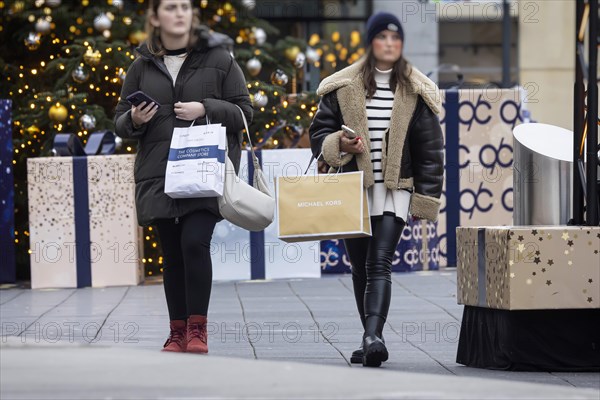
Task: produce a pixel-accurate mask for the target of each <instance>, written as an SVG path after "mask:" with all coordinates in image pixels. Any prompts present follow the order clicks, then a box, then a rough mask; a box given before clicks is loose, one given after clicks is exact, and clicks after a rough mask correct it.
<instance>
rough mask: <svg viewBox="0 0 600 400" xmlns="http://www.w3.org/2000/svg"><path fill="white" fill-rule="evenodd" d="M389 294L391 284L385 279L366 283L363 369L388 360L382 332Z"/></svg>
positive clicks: (390, 292)
mask: <svg viewBox="0 0 600 400" xmlns="http://www.w3.org/2000/svg"><path fill="white" fill-rule="evenodd" d="M391 294H392V283H391V282H390V281H389V280H387V279H375V280H372V281H370V282H368V283H367V290H366V291H365V317H366V318H365V337H364V339H363V345H362V348H363V359H362V364H363V366H365V367H379V366H380V365H381V363H382V362H384V361H387V359H388V356H389V354H388V351H387V348H386V347H385V342H384V341H383V335H382V332H383V326H384V325H385V320H386V318H387V314H388V310H389V308H390V299H391Z"/></svg>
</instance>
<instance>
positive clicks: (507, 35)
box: [502, 0, 512, 88]
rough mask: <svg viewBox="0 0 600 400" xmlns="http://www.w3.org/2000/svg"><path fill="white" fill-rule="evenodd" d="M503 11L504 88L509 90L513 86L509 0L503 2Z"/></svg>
mask: <svg viewBox="0 0 600 400" xmlns="http://www.w3.org/2000/svg"><path fill="white" fill-rule="evenodd" d="M502 9H503V13H502V87H503V88H508V87H510V86H511V78H510V50H511V45H512V40H511V37H512V35H511V21H510V6H509V4H508V0H503V2H502Z"/></svg>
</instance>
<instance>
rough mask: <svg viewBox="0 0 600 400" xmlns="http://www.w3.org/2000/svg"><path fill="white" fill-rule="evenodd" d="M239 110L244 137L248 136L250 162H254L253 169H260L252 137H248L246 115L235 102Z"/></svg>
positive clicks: (248, 130)
mask: <svg viewBox="0 0 600 400" xmlns="http://www.w3.org/2000/svg"><path fill="white" fill-rule="evenodd" d="M234 106H236V107H237V108H238V110H240V114H242V120H243V121H244V128H245V129H246V137H247V138H248V144H250V152H251V153H252V162H253V163H254V169H261V168H260V162H259V161H258V157H256V153H255V152H254V146H253V145H252V139H251V138H250V129H249V128H248V121H247V120H246V116H245V115H244V111H242V108H241V107H240V106H238V105H237V104H234Z"/></svg>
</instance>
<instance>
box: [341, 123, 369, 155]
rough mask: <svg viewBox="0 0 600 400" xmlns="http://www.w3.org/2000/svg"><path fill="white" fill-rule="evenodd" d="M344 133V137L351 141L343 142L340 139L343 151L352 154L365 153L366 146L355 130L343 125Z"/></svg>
mask: <svg viewBox="0 0 600 400" xmlns="http://www.w3.org/2000/svg"><path fill="white" fill-rule="evenodd" d="M342 131H344V136H345V137H346V138H347V139H350V140H347V139H346V140H342V138H340V149H341V151H343V152H345V153H352V154H358V153H363V152H364V150H365V146H364V144H363V143H362V141H361V140H360V136H358V135H357V134H356V132H354V130H352V129H350V128H348V127H347V126H346V125H342Z"/></svg>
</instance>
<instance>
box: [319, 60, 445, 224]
mask: <svg viewBox="0 0 600 400" xmlns="http://www.w3.org/2000/svg"><path fill="white" fill-rule="evenodd" d="M363 62H364V59H363V60H360V61H358V62H356V63H355V64H353V65H351V66H349V67H347V68H345V69H343V70H341V71H339V72H337V73H335V74H333V75H331V76H329V77H327V78H326V79H324V80H323V81H322V82H321V84H320V85H319V88H318V89H317V94H318V95H320V96H323V97H322V99H321V102H320V104H319V109H318V111H317V113H316V115H315V117H314V119H313V122H312V124H311V127H310V139H311V147H312V151H313V154H314V155H315V157H317V156H319V155H320V154H322V159H323V160H324V161H325V162H326V163H327V164H329V165H330V166H331V167H334V168H340V167H343V171H356V170H358V171H363V172H364V185H365V187H366V188H368V187H370V186H372V185H373V184H374V178H373V164H372V162H371V149H370V138H369V130H368V122H367V111H366V91H365V87H364V84H363V80H362V73H361V68H362V65H363ZM411 68H412V70H411V73H410V76H409V82H410V85H409V87H402V86H398V88H397V90H396V91H395V94H394V102H393V109H392V117H391V120H390V126H389V129H388V130H387V131H386V132H385V134H384V138H383V152H382V170H383V171H382V172H383V176H384V183H385V185H386V187H387V188H388V189H391V190H399V189H411V190H413V194H412V199H411V206H410V213H411V214H412V215H413V216H416V217H420V218H424V219H428V220H431V221H435V220H437V216H438V213H439V208H440V204H441V202H440V200H439V198H440V197H441V193H442V185H443V176H444V154H443V147H444V143H443V137H442V131H441V128H440V124H439V121H438V118H437V115H436V114H439V112H440V109H441V96H440V92H439V89H438V88H437V86H436V85H435V84H434V83H433V82H432V81H431V80H430V79H429V78H427V77H426V76H425V75H423V74H422V73H421V72H420V71H418V70H417V69H416V68H414V67H411ZM342 124H345V125H347V126H348V127H350V128H351V129H353V130H354V131H355V132H357V133H358V134H359V136H361V137H362V138H363V143H364V144H365V152H364V153H362V154H346V155H343V156H341V155H340V136H341V135H342V131H341V125H342Z"/></svg>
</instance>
